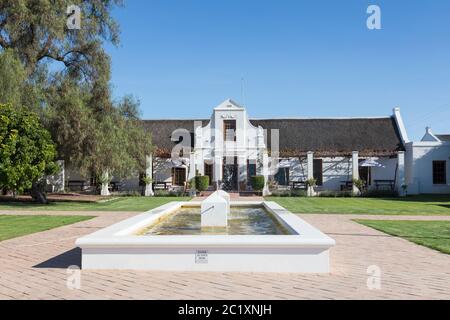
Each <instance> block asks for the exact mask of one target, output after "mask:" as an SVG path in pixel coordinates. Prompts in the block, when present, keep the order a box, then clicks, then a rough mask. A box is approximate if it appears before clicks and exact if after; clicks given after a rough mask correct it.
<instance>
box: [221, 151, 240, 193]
mask: <svg viewBox="0 0 450 320" xmlns="http://www.w3.org/2000/svg"><path fill="white" fill-rule="evenodd" d="M222 183H223V185H222V188H223V190H225V191H237V190H238V164H237V157H234V159H230V158H228V161H227V158H223V167H222Z"/></svg>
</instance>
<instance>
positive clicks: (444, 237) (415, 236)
mask: <svg viewBox="0 0 450 320" xmlns="http://www.w3.org/2000/svg"><path fill="white" fill-rule="evenodd" d="M355 222H358V223H360V224H363V225H365V226H368V227H371V228H373V229H376V230H379V231H381V232H384V233H387V234H390V235H392V236H396V237H402V238H404V239H407V240H409V241H411V242H414V243H417V244H420V245H422V246H425V247H428V248H431V249H435V250H438V251H441V252H443V253H447V254H450V221H384V220H383V221H379V220H355Z"/></svg>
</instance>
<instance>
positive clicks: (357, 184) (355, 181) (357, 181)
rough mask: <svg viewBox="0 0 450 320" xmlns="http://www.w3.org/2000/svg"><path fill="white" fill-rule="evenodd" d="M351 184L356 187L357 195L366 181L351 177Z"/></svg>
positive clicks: (362, 190)
mask: <svg viewBox="0 0 450 320" xmlns="http://www.w3.org/2000/svg"><path fill="white" fill-rule="evenodd" d="M353 185H354V186H355V187H356V188H358V190H359V195H361V194H362V193H363V192H364V189H365V188H366V181H365V180H362V179H353Z"/></svg>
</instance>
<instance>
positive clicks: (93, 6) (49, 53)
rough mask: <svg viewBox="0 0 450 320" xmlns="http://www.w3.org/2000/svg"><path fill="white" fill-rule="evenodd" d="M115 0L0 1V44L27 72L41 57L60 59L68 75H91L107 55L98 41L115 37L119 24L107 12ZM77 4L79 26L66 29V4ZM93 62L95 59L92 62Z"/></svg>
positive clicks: (94, 75) (115, 40) (43, 59)
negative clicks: (12, 54) (13, 54)
mask: <svg viewBox="0 0 450 320" xmlns="http://www.w3.org/2000/svg"><path fill="white" fill-rule="evenodd" d="M121 3H122V1H120V0H58V1H54V0H2V1H1V2H0V47H2V48H3V49H12V50H14V51H15V52H16V53H17V54H18V56H19V57H20V59H21V61H22V62H23V64H24V66H26V71H27V74H28V75H30V74H32V73H33V72H34V71H35V70H36V69H37V67H38V65H39V64H40V63H42V62H46V61H49V60H50V61H54V62H59V63H61V64H62V65H63V66H64V67H65V68H67V70H68V71H69V72H71V73H74V74H82V75H84V76H85V77H86V78H87V79H96V78H97V77H98V75H99V74H101V73H102V67H104V64H103V63H102V61H104V60H105V59H107V55H106V54H105V52H104V49H103V47H102V44H103V41H105V40H106V41H110V42H112V43H114V44H117V43H118V42H119V27H118V24H117V23H116V22H115V21H114V19H113V18H112V17H111V14H110V13H111V9H112V7H113V6H114V5H120V4H121ZM70 5H77V6H79V7H80V9H81V17H82V20H81V23H82V24H81V29H79V30H69V29H68V28H67V19H68V16H67V8H68V6H70ZM97 62H99V63H97Z"/></svg>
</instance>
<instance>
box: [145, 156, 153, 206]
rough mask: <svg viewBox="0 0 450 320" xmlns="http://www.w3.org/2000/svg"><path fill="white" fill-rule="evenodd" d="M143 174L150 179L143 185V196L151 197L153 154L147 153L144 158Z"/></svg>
mask: <svg viewBox="0 0 450 320" xmlns="http://www.w3.org/2000/svg"><path fill="white" fill-rule="evenodd" d="M145 176H146V177H147V178H149V179H151V181H152V182H151V183H147V184H146V185H145V192H144V196H146V197H152V196H154V193H153V156H152V155H149V156H147V157H146V158H145Z"/></svg>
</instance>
